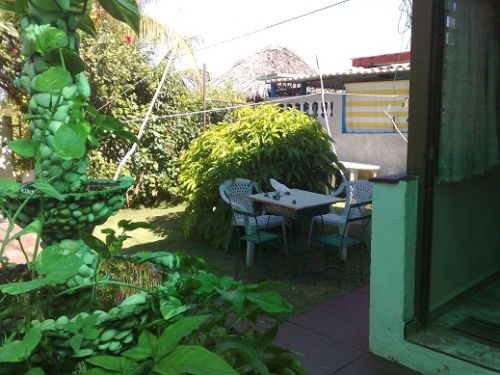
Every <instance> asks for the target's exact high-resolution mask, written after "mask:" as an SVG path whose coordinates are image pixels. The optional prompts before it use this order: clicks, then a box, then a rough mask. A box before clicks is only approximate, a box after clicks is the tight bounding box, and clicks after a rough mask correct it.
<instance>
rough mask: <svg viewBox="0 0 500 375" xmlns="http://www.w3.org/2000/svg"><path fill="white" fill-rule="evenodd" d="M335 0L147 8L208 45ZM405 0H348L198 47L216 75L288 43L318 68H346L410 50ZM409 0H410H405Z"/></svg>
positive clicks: (184, 1) (165, 1) (199, 0)
mask: <svg viewBox="0 0 500 375" xmlns="http://www.w3.org/2000/svg"><path fill="white" fill-rule="evenodd" d="M338 1H339V0H310V1H304V0H300V1H299V0H253V1H238V0H211V1H206V0H205V1H203V0H156V2H153V3H152V5H150V6H149V8H148V9H147V10H146V12H147V13H149V14H150V15H151V16H153V17H154V18H156V19H157V20H158V21H160V22H162V23H164V24H166V25H168V26H169V27H170V28H173V29H174V30H176V31H177V32H179V33H181V34H182V35H185V36H198V37H201V38H202V40H203V44H202V45H201V46H202V47H203V46H208V45H211V44H214V43H217V42H220V41H223V40H226V39H229V38H232V37H234V36H237V35H241V34H245V33H248V32H251V31H254V30H258V29H261V28H263V27H266V26H269V25H271V24H274V23H277V22H280V21H283V20H285V19H288V18H292V17H295V16H298V15H300V14H303V13H307V12H310V11H313V10H316V9H319V8H322V7H325V6H328V5H330V4H334V3H336V2H338ZM403 2H404V1H403V0H349V1H347V2H345V3H342V4H339V5H337V6H334V7H332V8H329V9H326V10H323V11H321V12H318V13H315V14H312V15H309V16H306V17H304V18H300V19H298V20H295V21H292V22H288V23H285V24H283V25H280V26H276V27H274V28H271V29H269V30H265V31H262V32H259V33H257V34H253V35H251V36H248V37H245V38H241V39H238V40H236V41H232V42H229V43H226V44H222V45H220V46H217V47H214V48H209V49H207V50H205V51H200V52H197V53H196V58H197V62H198V64H199V67H200V68H201V66H202V65H203V64H204V63H205V64H206V65H207V70H208V71H209V72H210V74H211V76H212V77H218V76H220V75H221V74H223V73H224V72H226V71H228V70H229V69H231V67H232V66H233V65H234V63H236V62H237V61H238V60H240V59H242V58H245V57H247V56H250V55H252V54H253V53H255V52H257V51H259V50H261V49H263V48H265V47H266V46H269V45H278V46H282V47H287V48H289V49H291V50H292V51H294V52H295V53H296V54H297V55H299V56H300V57H302V58H303V59H304V60H305V61H306V63H308V64H309V65H310V66H311V67H312V68H313V69H315V70H316V69H317V66H316V56H317V57H318V61H319V64H320V68H321V71H322V73H323V74H324V73H335V72H339V71H344V70H346V69H348V68H349V67H350V66H351V61H350V59H351V58H354V57H362V56H371V55H378V54H384V53H394V52H399V51H407V50H409V38H410V32H409V31H406V32H404V33H402V32H403V31H404V30H405V21H406V15H403V17H402V19H401V20H400V16H401V11H400V5H401V4H402V3H403ZM406 2H408V0H407V1H406Z"/></svg>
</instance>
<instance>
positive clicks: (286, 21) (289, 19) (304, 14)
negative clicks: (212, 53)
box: [99, 0, 351, 110]
mask: <svg viewBox="0 0 500 375" xmlns="http://www.w3.org/2000/svg"><path fill="white" fill-rule="evenodd" d="M349 1H351V0H342V1H339V2H336V3H333V4H330V5H327V6H324V7H322V8H319V9H315V10H312V11H310V12H307V13H303V14H300V15H298V16H295V17H292V18H287V19H284V20H282V21H279V22H276V23H273V24H271V25H268V26H265V27H262V28H260V29H256V30H253V31H249V32H247V33H243V34H240V35H237V36H234V37H232V38H228V39H225V40H221V41H219V42H215V43H212V44H209V45H208V46H205V47H200V48H195V49H194V50H193V53H197V52H201V51H205V50H207V49H210V48H214V47H218V46H220V45H223V44H227V43H230V42H234V41H235V40H238V39H243V38H246V37H248V36H251V35H254V34H257V33H260V32H262V31H265V30H269V29H272V28H273V27H276V26H280V25H283V24H285V23H288V22H292V21H296V20H298V19H300V18H303V17H307V16H310V15H311V14H315V13H318V12H322V11H324V10H327V9H330V8H333V7H335V6H337V5H341V4H343V3H347V2H349ZM168 53H169V52H166V53H165V54H164V55H163V56H162V57H161V59H160V60H159V62H158V65H157V66H159V65H160V63H161V62H162V61H163V60H164V59H165V58H166V57H167V55H168ZM186 55H187V53H182V54H178V55H177V56H175V59H177V58H179V57H183V56H186ZM153 71H154V69H153ZM153 71H151V72H150V73H149V74H152V72H153ZM148 76H149V75H147V76H145V77H143V78H141V79H140V80H139V81H137V82H136V83H134V84H133V86H132V87H129V88H128V89H126V90H124V91H123V92H122V93H121V94H120V96H123V95H124V94H126V93H127V92H129V91H130V90H132V89H134V88H135V87H136V86H137V85H138V84H140V83H141V82H143V81H144V80H145V79H146V78H147V77H148ZM114 100H115V99H114V98H113V99H110V100H109V101H108V102H106V103H105V104H104V105H102V106H101V107H100V108H99V110H101V109H103V108H105V107H107V106H108V105H110V104H111V103H113V101H114Z"/></svg>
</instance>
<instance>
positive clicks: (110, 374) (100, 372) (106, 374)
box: [83, 368, 119, 375]
mask: <svg viewBox="0 0 500 375" xmlns="http://www.w3.org/2000/svg"><path fill="white" fill-rule="evenodd" d="M118 374H119V372H116V371H112V370H104V369H102V368H91V369H90V370H86V371H85V372H84V373H83V375H118Z"/></svg>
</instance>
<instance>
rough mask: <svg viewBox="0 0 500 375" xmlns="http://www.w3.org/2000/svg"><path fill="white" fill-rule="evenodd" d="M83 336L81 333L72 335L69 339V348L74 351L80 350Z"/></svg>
mask: <svg viewBox="0 0 500 375" xmlns="http://www.w3.org/2000/svg"><path fill="white" fill-rule="evenodd" d="M82 340H83V336H82V335H74V336H73V337H71V339H70V340H69V345H70V346H71V349H73V351H74V352H75V353H76V352H78V351H79V350H80V345H81V344H82Z"/></svg>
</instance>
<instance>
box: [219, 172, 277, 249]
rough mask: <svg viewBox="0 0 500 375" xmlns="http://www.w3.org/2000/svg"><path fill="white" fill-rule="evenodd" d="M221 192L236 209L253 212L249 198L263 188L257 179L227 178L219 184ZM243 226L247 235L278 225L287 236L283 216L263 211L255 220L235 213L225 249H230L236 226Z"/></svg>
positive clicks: (222, 196)
mask: <svg viewBox="0 0 500 375" xmlns="http://www.w3.org/2000/svg"><path fill="white" fill-rule="evenodd" d="M219 193H220V196H221V198H222V199H223V200H224V202H226V203H227V204H229V206H231V208H232V209H233V210H234V211H237V212H238V211H241V209H242V207H244V208H245V210H246V212H250V213H253V210H254V208H253V204H252V201H251V200H250V199H249V198H248V196H249V195H252V194H256V193H261V190H260V188H259V186H258V185H257V183H256V182H255V181H252V180H249V179H246V178H236V179H234V180H226V181H224V182H223V183H222V184H221V185H220V186H219ZM235 225H236V226H241V227H244V228H245V233H246V234H247V235H249V234H251V233H253V232H255V231H256V226H258V229H269V228H275V227H278V226H281V227H282V231H283V236H284V237H285V238H286V230H285V219H284V218H283V216H278V215H266V214H265V212H263V213H262V214H261V215H256V216H255V220H252V221H248V220H245V217H244V216H243V215H241V214H239V213H233V220H231V223H230V224H229V228H228V234H227V238H226V243H225V245H224V249H225V251H227V250H228V248H229V244H230V242H231V237H232V234H233V230H234V226H235Z"/></svg>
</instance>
